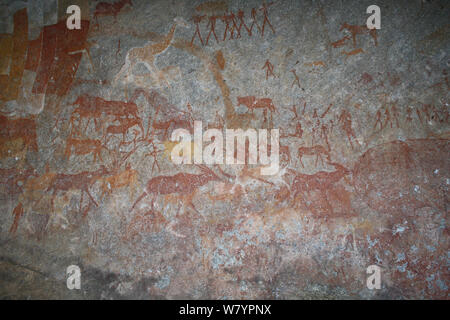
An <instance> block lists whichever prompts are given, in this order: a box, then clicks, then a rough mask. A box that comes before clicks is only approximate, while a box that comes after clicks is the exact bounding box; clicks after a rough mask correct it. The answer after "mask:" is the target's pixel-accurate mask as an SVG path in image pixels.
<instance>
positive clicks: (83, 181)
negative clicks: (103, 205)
mask: <svg viewBox="0 0 450 320" xmlns="http://www.w3.org/2000/svg"><path fill="white" fill-rule="evenodd" d="M105 174H108V171H107V169H106V168H105V167H104V166H102V167H101V168H100V169H98V170H96V171H92V172H90V171H83V172H81V173H77V174H64V173H57V174H56V175H55V176H54V178H53V180H52V181H51V183H50V185H49V187H48V188H47V192H49V191H51V192H52V207H53V204H54V198H55V196H56V194H57V193H58V192H59V191H69V190H80V191H81V199H80V210H81V206H82V204H83V194H84V193H86V194H87V195H88V197H89V199H90V200H91V201H92V202H93V203H94V204H95V205H96V206H98V204H97V202H96V201H95V200H94V198H93V197H92V195H91V193H90V192H89V187H90V186H91V185H92V184H93V183H95V181H96V180H98V179H99V178H101V177H102V176H103V175H105ZM86 214H87V211H85V212H84V215H86Z"/></svg>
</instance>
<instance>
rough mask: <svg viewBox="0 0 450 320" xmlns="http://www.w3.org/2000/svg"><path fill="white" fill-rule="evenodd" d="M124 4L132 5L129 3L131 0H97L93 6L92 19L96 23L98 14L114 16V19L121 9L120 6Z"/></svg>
mask: <svg viewBox="0 0 450 320" xmlns="http://www.w3.org/2000/svg"><path fill="white" fill-rule="evenodd" d="M126 4H129V5H130V6H133V4H132V3H131V0H119V1H117V2H113V3H108V2H99V3H98V4H97V5H96V6H95V11H94V19H95V20H96V21H97V24H98V17H99V16H114V19H116V17H117V15H118V14H119V12H120V10H122V8H123V7H124V6H125V5H126Z"/></svg>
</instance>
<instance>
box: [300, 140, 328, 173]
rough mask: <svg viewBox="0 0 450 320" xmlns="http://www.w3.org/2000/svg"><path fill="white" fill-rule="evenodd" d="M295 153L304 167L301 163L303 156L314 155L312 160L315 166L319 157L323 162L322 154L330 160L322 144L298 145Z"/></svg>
mask: <svg viewBox="0 0 450 320" xmlns="http://www.w3.org/2000/svg"><path fill="white" fill-rule="evenodd" d="M297 155H298V159H299V160H300V163H301V165H302V167H303V168H304V167H305V165H304V164H303V161H302V158H303V156H316V160H315V162H314V165H315V166H317V161H318V160H319V159H320V161H321V163H322V165H323V164H324V162H323V156H325V157H326V159H327V160H328V162H329V161H330V154H329V153H328V151H327V150H326V149H325V148H324V147H323V146H320V145H317V146H312V147H300V148H298V151H297Z"/></svg>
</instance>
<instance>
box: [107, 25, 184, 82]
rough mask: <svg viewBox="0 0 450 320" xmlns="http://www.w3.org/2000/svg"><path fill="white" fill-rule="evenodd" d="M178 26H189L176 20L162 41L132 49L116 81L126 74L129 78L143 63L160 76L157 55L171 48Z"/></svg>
mask: <svg viewBox="0 0 450 320" xmlns="http://www.w3.org/2000/svg"><path fill="white" fill-rule="evenodd" d="M178 24H182V25H184V26H187V23H186V22H185V21H184V20H183V19H180V18H175V22H174V24H173V25H172V27H171V28H170V31H169V32H168V34H167V35H166V36H165V37H164V38H163V39H162V40H161V41H159V42H151V43H149V44H147V45H145V46H143V47H135V48H132V49H130V50H129V51H128V52H127V55H126V57H125V64H124V65H123V66H122V68H121V69H120V71H119V72H118V73H117V75H116V77H115V81H117V80H118V79H119V78H120V77H122V75H124V74H126V76H127V78H128V77H129V76H130V73H131V71H132V70H133V68H134V66H135V65H136V64H138V63H143V64H144V65H145V66H146V67H147V69H148V70H149V71H150V72H152V73H153V74H159V70H158V68H157V67H156V66H155V58H156V56H157V55H159V54H161V53H163V52H164V51H166V50H167V48H168V47H169V46H170V43H171V42H172V39H173V36H174V33H175V29H176V27H177V25H178Z"/></svg>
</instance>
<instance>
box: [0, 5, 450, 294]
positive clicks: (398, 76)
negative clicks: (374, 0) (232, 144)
mask: <svg viewBox="0 0 450 320" xmlns="http://www.w3.org/2000/svg"><path fill="white" fill-rule="evenodd" d="M66 2H67V1H62V0H59V1H57V0H52V1H49V3H51V4H47V5H45V6H44V4H43V3H44V1H41V3H42V6H39V5H36V3H39V1H37V2H36V3H35V4H34V5H32V4H29V3H25V2H22V1H10V4H8V5H5V6H4V8H5V10H8V13H9V18H10V19H9V21H7V22H5V23H4V24H2V25H1V27H2V28H3V29H2V30H1V31H0V133H1V135H0V181H1V184H0V198H1V201H0V205H1V209H2V210H1V212H2V214H1V215H0V217H1V225H2V228H1V231H0V241H1V242H2V251H1V258H2V260H1V261H2V263H1V264H0V271H1V272H6V271H4V270H8V271H7V272H11V274H14V273H15V272H17V273H20V272H22V271H20V270H19V271H17V269H18V268H19V266H24V265H26V266H28V268H29V270H31V271H30V272H34V273H36V274H44V275H46V279H48V280H46V281H47V282H46V283H47V285H46V287H42V288H41V287H38V285H35V284H36V283H37V282H33V283H31V284H30V285H28V286H23V285H21V284H20V283H18V282H15V281H14V280H13V279H16V278H17V277H13V276H11V277H1V279H0V298H13V299H18V298H25V297H26V298H30V297H31V298H36V299H37V298H96V299H97V298H106V299H108V298H129V297H141V298H150V299H153V298H169V299H171V298H187V299H219V298H220V299H222V298H226V299H299V298H306V299H310V298H326V299H329V298H332V299H335V298H341V299H343V298H356V299H448V286H449V277H448V270H447V269H448V261H447V260H448V245H449V238H448V235H449V234H448V225H447V223H448V214H449V211H448V203H449V201H448V187H449V184H450V180H449V179H450V160H449V159H450V146H449V132H450V126H449V104H448V97H449V89H450V85H449V81H448V59H447V57H446V55H445V53H446V51H445V50H446V49H447V48H448V45H449V37H448V21H447V19H448V3H446V2H445V1H429V2H423V3H421V2H417V3H413V2H411V3H410V4H406V3H399V2H395V3H394V2H392V4H390V5H389V6H382V9H381V12H382V15H384V16H385V17H388V16H389V17H393V16H395V17H396V20H395V21H390V20H389V19H387V18H386V19H383V18H382V19H381V21H382V24H381V29H378V30H377V29H368V28H367V26H366V24H365V22H366V20H367V17H368V16H367V14H366V8H365V7H364V4H363V3H362V2H354V1H343V2H336V3H334V2H330V3H327V4H320V3H316V2H311V1H297V2H289V1H286V2H284V1H273V2H264V1H252V2H251V3H250V2H249V3H247V2H245V1H244V2H243V1H232V0H230V1H200V0H198V1H192V2H191V1H187V2H182V1H172V2H170V4H169V2H166V1H144V0H115V1H84V0H79V1H73V2H74V3H73V4H79V5H80V7H81V8H82V16H81V21H80V26H81V28H80V29H68V28H67V24H66V22H67V21H66V20H67V17H68V15H65V16H61V15H58V14H57V13H58V12H59V13H61V12H65V9H66V8H65V7H64V6H65V5H66ZM71 4H72V3H71ZM2 8H3V7H2ZM442 8H444V9H442ZM48 10H50V11H48ZM51 10H55V12H54V14H53V15H52V12H51ZM446 13H447V14H446ZM416 16H420V17H421V18H420V19H417V17H416ZM48 17H53V18H52V19H50V18H48ZM197 121H201V123H202V126H203V127H202V130H203V133H204V132H206V130H207V129H209V130H211V129H215V131H214V132H216V133H217V132H219V133H222V134H223V137H225V135H226V132H227V130H228V129H236V130H237V129H242V131H246V132H251V129H254V130H255V132H259V131H258V130H262V129H265V130H268V132H270V131H271V130H276V129H278V130H279V141H278V144H277V145H274V141H271V140H270V138H267V142H268V143H267V145H266V151H268V154H270V155H272V153H274V152H276V151H275V150H278V155H279V157H278V160H277V161H278V164H279V168H278V170H277V171H276V172H275V173H274V174H271V175H265V174H263V173H262V168H263V167H264V165H263V164H262V163H260V162H258V163H257V164H249V163H248V162H249V161H248V160H249V159H250V154H249V153H250V150H251V146H250V142H249V141H250V139H247V141H248V142H245V141H244V144H243V145H241V149H239V150H241V151H242V150H244V152H245V153H246V156H245V160H246V161H245V164H229V163H228V162H226V161H225V162H222V163H206V162H198V161H197V160H195V159H196V155H197V156H198V154H197V152H198V147H199V146H198V143H197V142H198V141H196V140H195V136H196V135H197V134H198V133H197V131H198V127H196V123H197ZM177 129H184V133H188V134H189V135H190V136H191V139H190V140H189V139H188V140H186V141H183V142H179V141H174V139H173V137H172V135H173V133H174V132H175V131H176V130H177ZM247 130H249V131H247ZM200 138H201V139H202V137H200ZM258 139H260V138H259V137H258ZM218 140H219V139H218V138H217V136H215V138H214V143H219V142H222V141H218ZM203 142H204V144H203V146H204V147H205V146H207V145H208V143H211V144H212V141H210V142H208V143H207V142H206V140H205V139H204V141H203ZM225 142H226V141H225V140H224V141H223V144H220V143H219V144H218V145H221V146H222V147H223V154H225V153H226V143H225ZM178 143H180V144H178ZM180 145H181V146H183V148H185V147H186V148H188V149H189V150H191V151H192V155H191V157H192V159H193V161H191V164H185V163H182V164H176V163H175V162H174V153H173V150H176V149H175V147H177V146H180ZM218 148H219V147H218ZM183 150H184V149H183ZM196 150H197V151H196ZM205 150H206V148H204V149H203V156H204V154H205V153H206V151H205ZM247 150H248V151H247ZM215 152H217V149H215ZM238 154H239V153H238V147H236V150H234V152H231V153H229V155H231V156H230V158H232V160H236V159H237V158H238ZM215 155H216V154H215ZM49 261H52V263H53V264H52V266H51V267H50V266H49V265H48V263H49ZM73 261H77V263H78V264H79V265H80V267H82V269H83V270H90V273H89V275H87V276H86V277H88V281H89V283H91V284H95V287H96V289H95V290H91V288H92V287H88V288H87V289H85V291H84V293H81V292H80V291H77V290H68V289H67V290H66V288H65V287H64V288H63V289H61V284H60V282H61V281H60V280H61V279H60V278H61V276H60V275H61V274H63V273H65V270H66V268H67V266H69V265H71V264H73ZM371 265H375V266H378V267H379V268H380V270H381V286H380V288H376V289H373V288H369V287H368V286H367V277H368V276H369V275H368V274H367V272H366V270H367V268H368V267H369V266H371ZM33 270H35V271H33ZM110 275H114V277H112V278H111V277H110ZM89 277H90V278H89ZM27 279H29V278H27ZM21 281H28V280H26V279H22V280H21ZM58 281H59V282H58ZM142 283H145V284H146V285H145V286H144V285H142ZM34 285H35V286H36V288H35V287H33V286H34ZM82 286H83V284H82ZM46 288H47V289H46ZM48 288H50V289H48ZM53 289H54V290H53Z"/></svg>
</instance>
